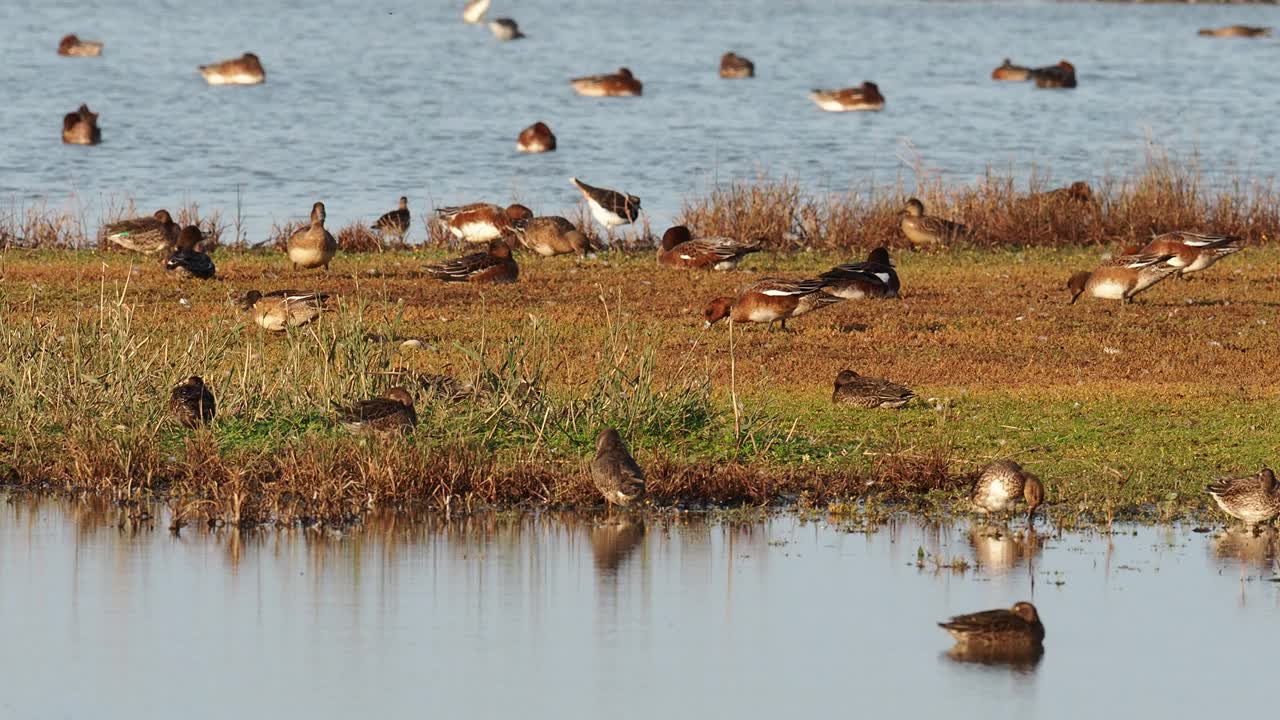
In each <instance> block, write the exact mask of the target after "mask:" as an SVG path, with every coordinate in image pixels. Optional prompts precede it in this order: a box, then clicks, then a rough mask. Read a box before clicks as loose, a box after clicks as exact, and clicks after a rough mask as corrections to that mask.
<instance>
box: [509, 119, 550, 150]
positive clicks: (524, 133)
mask: <svg viewBox="0 0 1280 720" xmlns="http://www.w3.org/2000/svg"><path fill="white" fill-rule="evenodd" d="M555 149H556V136H555V134H554V133H552V132H551V128H549V127H547V125H546V123H543V122H536V123H534V124H532V125H530V126H529V127H527V128H525V129H523V130H521V131H520V136H519V137H517V138H516V150H518V151H520V152H523V153H544V152H551V151H552V150H555Z"/></svg>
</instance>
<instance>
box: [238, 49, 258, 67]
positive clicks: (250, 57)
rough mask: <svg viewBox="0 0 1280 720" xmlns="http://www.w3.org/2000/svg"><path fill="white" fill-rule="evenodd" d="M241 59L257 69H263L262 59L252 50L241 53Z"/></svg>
mask: <svg viewBox="0 0 1280 720" xmlns="http://www.w3.org/2000/svg"><path fill="white" fill-rule="evenodd" d="M240 61H241V62H243V63H244V64H246V65H248V66H250V67H252V68H255V69H257V70H262V61H261V60H259V59H258V56H257V55H255V54H253V53H251V52H247V53H245V54H244V55H241V56H240Z"/></svg>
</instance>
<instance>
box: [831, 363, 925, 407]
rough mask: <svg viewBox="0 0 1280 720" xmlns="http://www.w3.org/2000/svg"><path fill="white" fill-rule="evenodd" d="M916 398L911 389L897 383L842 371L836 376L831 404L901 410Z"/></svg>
mask: <svg viewBox="0 0 1280 720" xmlns="http://www.w3.org/2000/svg"><path fill="white" fill-rule="evenodd" d="M915 396H916V394H915V393H914V392H911V390H910V389H908V388H906V387H904V386H902V385H898V384H897V383H891V382H889V381H888V380H881V379H880V378H873V377H864V376H862V375H859V374H858V373H856V372H854V371H852V370H841V371H840V374H839V375H837V376H836V387H835V390H834V391H833V392H832V393H831V402H832V403H833V404H835V405H853V406H855V407H862V408H882V407H883V408H900V407H902V406H903V405H906V404H907V403H909V402H911V398H913V397H915Z"/></svg>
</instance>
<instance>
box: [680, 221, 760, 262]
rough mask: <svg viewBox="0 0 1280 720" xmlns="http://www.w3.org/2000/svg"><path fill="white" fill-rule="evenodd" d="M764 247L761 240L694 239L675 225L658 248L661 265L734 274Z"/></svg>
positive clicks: (681, 227) (685, 228) (684, 229)
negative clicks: (747, 241)
mask: <svg viewBox="0 0 1280 720" xmlns="http://www.w3.org/2000/svg"><path fill="white" fill-rule="evenodd" d="M763 249H764V245H763V244H762V242H761V241H760V240H757V241H755V242H752V243H744V242H739V241H737V240H734V239H733V238H727V237H704V238H697V239H696V240H695V239H694V237H693V235H692V233H690V232H689V228H687V227H685V226H684V225H676V226H675V227H672V228H668V229H667V231H666V232H665V233H663V234H662V244H661V245H659V246H658V264H659V265H667V266H670V267H678V268H696V269H699V270H706V269H711V270H732V269H733V268H735V267H737V266H738V262H739V261H741V260H742V258H744V257H746V256H747V255H750V254H751V253H755V252H760V251H761V250H763Z"/></svg>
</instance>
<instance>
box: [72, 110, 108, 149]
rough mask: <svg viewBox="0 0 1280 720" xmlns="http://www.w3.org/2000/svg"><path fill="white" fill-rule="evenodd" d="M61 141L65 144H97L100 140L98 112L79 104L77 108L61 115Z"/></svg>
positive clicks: (100, 131)
mask: <svg viewBox="0 0 1280 720" xmlns="http://www.w3.org/2000/svg"><path fill="white" fill-rule="evenodd" d="M62 142H64V143H66V144H67V145H97V144H98V143H100V142H102V130H100V129H99V128H98V113H96V112H93V111H92V110H90V109H89V106H88V105H81V106H80V109H79V110H76V111H75V112H73V113H67V114H66V115H63V116H62Z"/></svg>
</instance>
